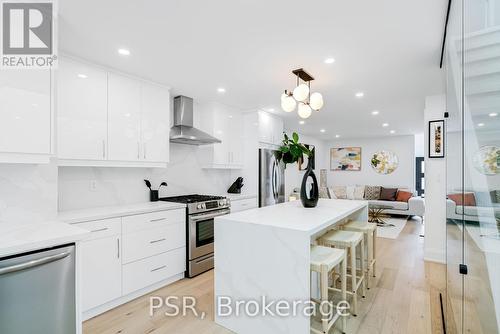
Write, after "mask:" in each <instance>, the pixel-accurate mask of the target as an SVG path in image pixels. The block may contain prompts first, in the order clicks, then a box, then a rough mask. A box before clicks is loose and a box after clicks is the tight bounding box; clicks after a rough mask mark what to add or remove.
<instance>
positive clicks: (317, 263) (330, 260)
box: [310, 246, 347, 334]
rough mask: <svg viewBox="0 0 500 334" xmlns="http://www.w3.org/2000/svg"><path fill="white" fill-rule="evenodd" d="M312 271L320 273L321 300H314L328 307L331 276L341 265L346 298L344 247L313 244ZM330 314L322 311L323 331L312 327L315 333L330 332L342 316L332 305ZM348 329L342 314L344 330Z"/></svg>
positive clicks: (342, 289) (343, 296) (321, 305)
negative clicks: (337, 247)
mask: <svg viewBox="0 0 500 334" xmlns="http://www.w3.org/2000/svg"><path fill="white" fill-rule="evenodd" d="M310 262H311V271H315V272H317V273H319V275H320V290H321V293H320V296H321V297H320V298H321V300H319V301H318V300H314V299H313V301H314V302H316V303H319V304H320V307H325V306H326V307H328V302H329V298H328V290H330V286H329V282H328V281H329V276H330V274H331V273H332V272H333V271H334V269H335V267H337V266H338V265H340V267H341V268H340V276H341V279H342V287H341V289H340V291H341V293H342V300H343V301H344V300H346V297H347V285H346V281H347V260H346V251H345V250H343V249H334V248H330V247H322V246H311V259H310ZM329 311H330V312H329V314H325V313H327V312H324V311H323V312H321V313H322V314H321V315H322V317H321V325H322V331H318V330H317V329H315V328H312V327H311V331H312V332H314V333H321V334H324V333H328V331H329V330H330V329H331V328H332V326H333V325H334V324H335V322H336V321H337V320H338V319H339V317H341V315H340V314H339V312H336V310H335V309H334V308H333V305H332V307H331V308H330V309H329ZM345 329H346V317H345V316H342V330H343V331H345Z"/></svg>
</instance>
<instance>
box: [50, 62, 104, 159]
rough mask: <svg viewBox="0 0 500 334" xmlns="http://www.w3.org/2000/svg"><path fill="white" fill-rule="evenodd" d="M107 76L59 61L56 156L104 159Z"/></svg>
mask: <svg viewBox="0 0 500 334" xmlns="http://www.w3.org/2000/svg"><path fill="white" fill-rule="evenodd" d="M106 91H107V74H106V72H105V71H101V70H99V69H95V68H93V67H90V66H88V65H85V64H81V63H78V62H74V61H70V60H62V61H60V63H59V68H58V70H57V102H58V103H57V121H58V127H57V132H58V136H57V156H58V157H59V158H61V159H83V160H104V159H106V151H107V149H106V145H107V143H106V142H107V92H106Z"/></svg>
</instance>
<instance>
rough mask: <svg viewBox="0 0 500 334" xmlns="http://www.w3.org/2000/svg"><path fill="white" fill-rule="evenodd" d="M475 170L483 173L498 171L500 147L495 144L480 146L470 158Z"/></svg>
mask: <svg viewBox="0 0 500 334" xmlns="http://www.w3.org/2000/svg"><path fill="white" fill-rule="evenodd" d="M472 164H473V165H474V168H476V170H477V171H478V172H479V173H481V174H484V175H496V174H498V173H500V148H498V147H496V146H483V147H481V148H480V149H479V150H478V151H477V152H476V153H475V154H474V157H473V158H472Z"/></svg>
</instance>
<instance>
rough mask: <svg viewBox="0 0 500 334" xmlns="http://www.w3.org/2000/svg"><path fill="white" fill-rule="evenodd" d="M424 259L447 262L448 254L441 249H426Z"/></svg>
mask: <svg viewBox="0 0 500 334" xmlns="http://www.w3.org/2000/svg"><path fill="white" fill-rule="evenodd" d="M424 260H425V261H429V262H436V263H441V264H446V254H445V252H443V251H441V250H440V249H424Z"/></svg>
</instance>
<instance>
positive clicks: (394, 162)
mask: <svg viewBox="0 0 500 334" xmlns="http://www.w3.org/2000/svg"><path fill="white" fill-rule="evenodd" d="M371 165H372V168H373V170H375V171H376V172H377V173H379V174H391V173H392V172H394V171H395V170H396V169H397V168H398V165H399V159H398V156H397V155H396V154H395V153H394V152H391V151H378V152H376V153H375V154H373V157H372V159H371Z"/></svg>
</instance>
